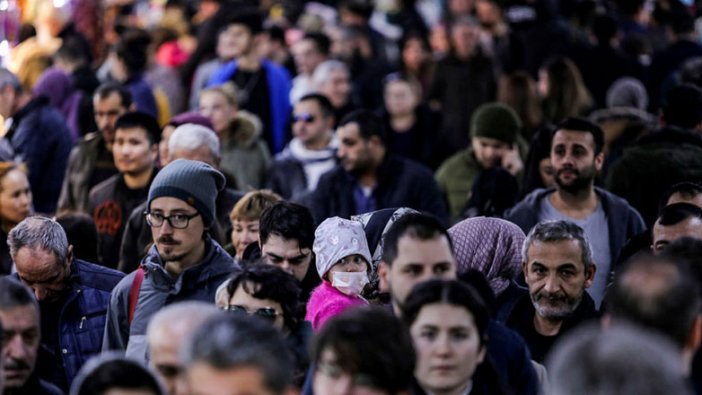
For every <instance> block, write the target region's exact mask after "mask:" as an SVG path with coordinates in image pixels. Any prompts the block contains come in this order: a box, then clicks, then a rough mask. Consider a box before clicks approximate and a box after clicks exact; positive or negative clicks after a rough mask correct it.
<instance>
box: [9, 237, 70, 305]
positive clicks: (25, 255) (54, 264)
mask: <svg viewBox="0 0 702 395" xmlns="http://www.w3.org/2000/svg"><path fill="white" fill-rule="evenodd" d="M72 251H73V247H69V252H68V255H67V258H66V262H59V261H58V258H57V257H56V254H54V253H53V252H51V251H48V250H43V249H32V248H30V247H22V248H20V249H19V250H18V251H17V252H16V253H15V268H16V269H17V275H18V276H19V278H20V279H21V280H22V282H23V283H24V284H25V285H27V286H28V287H29V288H31V289H32V290H33V291H34V295H35V296H36V298H37V300H38V301H39V302H40V303H41V302H52V301H55V300H57V299H59V298H60V297H61V296H62V295H63V294H64V292H65V290H66V280H67V278H68V275H69V273H70V262H71V261H72V260H73V255H72Z"/></svg>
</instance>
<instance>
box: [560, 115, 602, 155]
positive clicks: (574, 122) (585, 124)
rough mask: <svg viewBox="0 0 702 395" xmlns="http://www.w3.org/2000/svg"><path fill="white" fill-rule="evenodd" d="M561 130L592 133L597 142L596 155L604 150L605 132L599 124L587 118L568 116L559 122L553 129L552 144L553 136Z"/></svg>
mask: <svg viewBox="0 0 702 395" xmlns="http://www.w3.org/2000/svg"><path fill="white" fill-rule="evenodd" d="M561 130H572V131H574V132H585V133H590V134H591V135H592V139H593V141H594V142H595V155H597V154H599V153H600V152H602V147H603V146H604V133H603V132H602V128H600V127H599V126H597V124H595V123H593V122H590V121H588V120H587V119H585V118H578V117H568V118H566V119H564V120H563V121H562V122H561V123H559V124H558V125H557V126H556V128H555V129H553V132H552V133H551V146H553V137H554V136H555V135H556V133H558V132H559V131H561Z"/></svg>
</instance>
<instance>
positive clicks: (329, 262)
mask: <svg viewBox="0 0 702 395" xmlns="http://www.w3.org/2000/svg"><path fill="white" fill-rule="evenodd" d="M312 249H313V250H314V253H315V255H316V262H317V273H319V277H320V278H321V279H322V284H320V285H319V286H318V287H317V288H315V289H314V291H312V295H311V296H310V300H309V302H307V315H306V316H305V320H307V321H310V322H311V323H312V329H314V330H315V331H317V330H319V328H321V327H322V325H323V324H324V322H326V321H327V320H328V319H330V318H331V317H333V316H335V315H337V314H340V313H341V312H343V311H344V310H346V309H348V308H350V307H353V306H367V305H368V302H367V301H366V300H365V299H363V298H362V297H361V292H362V291H363V288H364V287H365V286H366V284H368V272H369V271H370V263H369V262H370V261H371V257H370V251H369V250H368V242H367V241H366V235H365V233H364V232H363V227H362V226H361V224H360V223H359V222H356V221H349V220H346V219H343V218H339V217H332V218H327V219H326V220H325V221H324V222H322V223H321V224H320V225H319V227H317V230H316V231H315V232H314V245H313V246H312Z"/></svg>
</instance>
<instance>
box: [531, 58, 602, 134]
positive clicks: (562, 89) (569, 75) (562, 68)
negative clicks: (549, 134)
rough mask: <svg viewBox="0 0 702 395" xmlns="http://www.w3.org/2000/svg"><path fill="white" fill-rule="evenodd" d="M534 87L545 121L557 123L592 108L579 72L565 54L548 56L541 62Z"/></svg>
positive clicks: (585, 112) (582, 114)
mask: <svg viewBox="0 0 702 395" xmlns="http://www.w3.org/2000/svg"><path fill="white" fill-rule="evenodd" d="M538 90H539V94H540V95H541V98H542V108H543V111H544V120H545V121H547V122H551V123H560V122H561V121H562V120H564V119H565V118H567V117H579V116H585V115H587V114H588V113H589V112H590V111H591V110H592V109H593V101H592V97H591V96H590V92H589V91H588V90H587V87H586V86H585V82H583V77H582V74H581V73H580V70H579V69H578V66H576V65H575V63H573V61H572V60H570V59H568V58H564V57H559V58H552V59H550V60H547V61H546V62H545V63H544V64H543V65H542V66H541V68H540V69H539V81H538Z"/></svg>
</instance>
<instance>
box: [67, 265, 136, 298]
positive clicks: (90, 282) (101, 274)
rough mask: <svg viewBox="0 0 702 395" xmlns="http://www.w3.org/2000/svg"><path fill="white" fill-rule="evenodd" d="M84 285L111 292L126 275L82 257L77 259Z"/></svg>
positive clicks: (77, 266)
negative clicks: (84, 259)
mask: <svg viewBox="0 0 702 395" xmlns="http://www.w3.org/2000/svg"><path fill="white" fill-rule="evenodd" d="M74 262H75V265H76V268H77V269H78V271H79V273H80V280H81V283H82V285H84V286H87V287H90V288H94V289H97V290H101V291H107V292H110V291H112V289H114V288H115V286H116V285H117V284H118V283H119V282H120V281H121V280H122V278H124V277H125V275H124V273H122V272H120V271H118V270H114V269H110V268H107V267H104V266H100V265H96V264H94V263H90V262H86V261H83V260H80V259H76V260H75V261H74Z"/></svg>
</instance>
